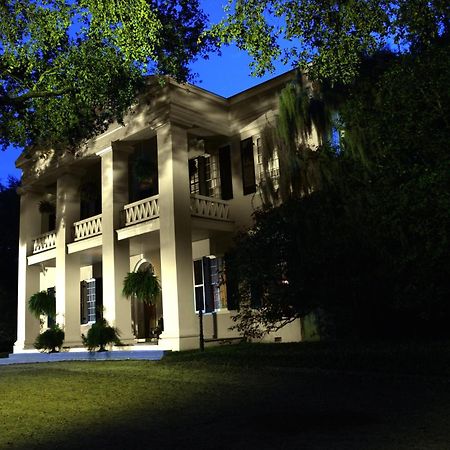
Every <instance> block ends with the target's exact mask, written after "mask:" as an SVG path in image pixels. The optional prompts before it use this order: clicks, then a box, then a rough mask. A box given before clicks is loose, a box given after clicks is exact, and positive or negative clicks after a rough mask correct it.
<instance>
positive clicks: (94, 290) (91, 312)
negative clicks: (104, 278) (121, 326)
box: [80, 278, 102, 324]
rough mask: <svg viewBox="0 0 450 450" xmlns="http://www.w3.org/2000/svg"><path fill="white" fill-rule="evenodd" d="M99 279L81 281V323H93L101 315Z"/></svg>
mask: <svg viewBox="0 0 450 450" xmlns="http://www.w3.org/2000/svg"><path fill="white" fill-rule="evenodd" d="M101 285H102V283H101V279H95V278H91V279H89V280H84V281H82V282H81V299H80V300H81V304H80V313H81V320H80V322H81V323H82V324H87V323H94V322H96V320H97V319H99V317H101V308H102V295H101Z"/></svg>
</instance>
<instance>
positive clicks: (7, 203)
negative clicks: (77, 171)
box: [0, 178, 20, 352]
mask: <svg viewBox="0 0 450 450" xmlns="http://www.w3.org/2000/svg"><path fill="white" fill-rule="evenodd" d="M18 183H19V182H18V180H16V179H14V178H10V179H9V181H8V185H3V184H2V183H0V211H2V220H1V221H0V254H1V255H2V257H1V258H0V311H1V315H0V352H1V351H6V350H10V349H11V348H12V345H13V343H14V341H15V339H16V314H17V265H18V248H19V246H18V241H19V209H20V208H19V204H20V202H19V196H18V195H17V193H16V188H17V186H18Z"/></svg>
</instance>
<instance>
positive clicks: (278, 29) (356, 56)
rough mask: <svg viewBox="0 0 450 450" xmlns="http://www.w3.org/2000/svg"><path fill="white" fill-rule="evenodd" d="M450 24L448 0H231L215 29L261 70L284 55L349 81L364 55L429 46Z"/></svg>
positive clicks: (321, 74)
mask: <svg viewBox="0 0 450 450" xmlns="http://www.w3.org/2000/svg"><path fill="white" fill-rule="evenodd" d="M449 24H450V7H449V5H448V2H447V1H445V0H433V1H428V0H414V1H411V0H395V1H387V0H381V1H380V0H344V1H342V0H334V1H322V0H294V1H292V0H229V2H228V16H227V18H226V19H225V20H223V21H222V22H221V23H219V24H217V25H216V26H215V27H214V28H213V32H214V34H215V35H216V36H218V37H219V38H220V40H221V41H222V43H225V44H228V43H231V42H235V43H236V44H237V46H238V47H239V48H241V49H242V50H246V51H247V52H248V53H249V54H250V56H252V57H253V60H254V62H253V71H254V73H255V74H256V75H261V74H263V73H264V72H265V71H266V70H271V69H273V61H274V60H275V59H278V58H281V59H282V61H283V62H284V63H289V64H292V65H293V66H299V67H300V68H301V69H302V70H304V71H306V70H307V72H308V76H309V77H310V79H314V80H324V79H326V80H329V81H332V82H336V81H338V82H344V83H350V82H352V81H353V80H354V79H355V77H356V75H357V74H358V72H359V66H360V64H361V61H362V58H363V57H366V56H371V55H373V54H375V53H376V52H378V51H380V50H382V49H383V48H385V47H386V46H390V47H391V48H393V49H394V48H395V49H396V50H398V51H399V52H404V51H408V50H410V49H412V48H420V47H424V46H428V45H430V44H431V43H432V42H434V41H435V40H436V39H437V38H438V37H439V36H442V35H445V34H446V33H448V32H449Z"/></svg>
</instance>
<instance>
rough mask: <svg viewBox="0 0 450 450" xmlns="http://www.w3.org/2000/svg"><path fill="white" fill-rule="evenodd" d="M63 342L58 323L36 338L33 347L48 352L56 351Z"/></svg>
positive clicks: (62, 332) (61, 331)
mask: <svg viewBox="0 0 450 450" xmlns="http://www.w3.org/2000/svg"><path fill="white" fill-rule="evenodd" d="M63 342H64V331H63V330H62V329H61V328H60V327H59V326H58V325H53V326H52V327H51V328H49V329H48V330H46V331H44V332H43V333H42V334H40V335H39V336H38V337H37V338H36V341H35V343H34V347H35V348H36V349H38V350H48V352H49V353H56V352H59V351H60V350H61V348H62V344H63Z"/></svg>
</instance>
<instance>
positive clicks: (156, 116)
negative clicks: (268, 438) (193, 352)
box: [15, 74, 301, 351]
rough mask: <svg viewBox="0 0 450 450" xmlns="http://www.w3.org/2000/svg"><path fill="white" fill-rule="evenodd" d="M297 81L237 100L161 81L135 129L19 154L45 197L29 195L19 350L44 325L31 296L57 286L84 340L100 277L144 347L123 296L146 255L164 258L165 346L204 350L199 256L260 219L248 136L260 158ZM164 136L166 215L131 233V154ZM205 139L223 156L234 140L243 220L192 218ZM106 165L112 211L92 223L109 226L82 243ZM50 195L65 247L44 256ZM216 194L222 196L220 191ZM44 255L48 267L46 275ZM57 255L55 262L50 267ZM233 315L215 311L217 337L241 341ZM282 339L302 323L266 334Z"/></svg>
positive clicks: (105, 194)
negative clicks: (58, 149) (249, 181)
mask: <svg viewBox="0 0 450 450" xmlns="http://www.w3.org/2000/svg"><path fill="white" fill-rule="evenodd" d="M290 78H292V75H290V74H288V75H285V76H282V77H278V78H277V79H274V80H272V81H270V82H268V83H264V84H263V85H260V86H258V87H256V88H254V89H252V90H249V91H246V92H243V93H241V94H239V95H237V96H234V97H232V98H230V99H224V98H222V97H219V96H216V95H214V94H211V93H208V92H206V91H204V90H202V89H199V88H196V87H193V86H181V85H179V84H177V83H175V82H173V81H170V80H169V81H168V82H167V83H166V85H165V86H163V87H161V86H159V85H157V84H155V85H152V86H149V93H148V94H147V95H144V96H143V98H142V101H141V103H140V104H139V105H138V106H137V107H136V108H135V109H134V111H133V112H132V113H131V114H130V115H128V116H127V117H126V118H125V125H124V126H122V125H118V124H112V125H111V126H110V128H109V129H108V131H107V132H105V133H103V134H102V135H100V136H98V137H97V138H95V139H93V140H91V141H90V142H89V143H88V145H87V146H86V147H85V148H82V149H80V150H79V152H78V153H77V155H70V154H68V155H63V156H58V155H55V154H54V153H53V152H51V151H49V152H47V157H46V158H40V157H39V156H38V157H37V158H36V159H34V160H33V159H30V160H28V159H26V158H23V157H21V158H19V160H18V163H17V164H18V166H19V167H20V168H21V169H22V170H23V178H22V183H23V186H24V187H25V188H26V189H25V190H24V192H28V191H26V190H27V189H28V190H30V189H34V190H36V192H41V194H27V193H24V195H23V201H22V203H23V212H22V213H21V219H22V225H21V244H20V245H21V256H20V258H19V259H20V269H19V292H20V295H19V319H18V324H19V329H20V333H19V338H18V341H17V343H16V350H15V351H20V350H21V349H23V348H29V346H30V342H31V341H32V340H34V338H35V334H36V332H35V330H38V328H36V323H35V321H33V319H32V318H31V317H30V315H29V314H28V312H27V309H26V301H27V298H28V297H29V296H30V295H31V294H32V293H34V292H35V291H37V290H38V289H46V288H48V287H52V286H55V285H56V287H57V289H56V295H57V314H58V323H60V324H61V325H62V326H63V327H64V328H65V330H66V337H67V339H66V341H67V342H68V345H70V346H77V345H81V339H80V334H81V333H82V332H83V333H85V332H86V331H87V329H88V326H86V325H83V326H80V324H79V321H80V302H79V297H80V289H79V282H80V281H83V280H87V279H90V278H93V277H95V278H99V277H101V278H102V279H103V305H104V316H105V318H106V319H107V320H108V321H109V322H110V323H111V324H112V325H114V326H116V327H118V328H119V329H120V330H121V332H122V340H123V341H125V342H128V343H133V342H134V339H133V335H132V318H131V305H130V300H127V299H125V298H123V297H122V294H121V288H122V283H123V279H124V277H125V275H126V273H127V272H128V271H134V270H137V269H138V267H139V264H141V263H142V262H145V261H147V262H150V263H151V264H152V266H153V268H154V270H155V273H156V275H157V276H158V278H159V279H160V280H161V286H162V296H161V298H160V299H158V300H157V302H156V313H155V314H156V316H157V317H159V316H162V315H163V313H164V332H163V333H162V335H161V340H160V345H161V346H163V347H164V348H168V349H172V350H182V349H187V348H196V347H197V346H198V334H199V324H198V316H197V314H196V313H195V298H194V287H193V284H194V283H193V278H194V277H193V261H194V260H196V259H200V258H202V257H204V256H211V255H214V256H216V257H222V256H223V255H224V254H225V253H226V252H227V250H228V249H229V248H230V247H231V245H232V236H233V234H234V232H235V231H236V230H238V229H241V228H245V227H247V226H249V225H250V224H251V220H252V219H251V214H252V212H253V211H254V209H255V208H258V207H259V206H260V205H261V199H260V196H259V194H258V193H257V192H256V193H251V194H248V195H244V194H243V182H242V167H241V166H242V164H241V148H240V146H241V141H242V140H245V139H248V138H252V139H253V144H254V145H253V155H254V161H255V164H256V161H257V153H256V138H257V137H258V136H259V135H260V133H261V130H262V128H263V127H264V126H265V125H266V124H267V122H270V121H272V120H274V117H275V114H276V110H277V104H278V94H279V91H280V90H281V88H282V87H283V86H284V84H285V83H286V82H287V81H288V80H289V79H290ZM155 137H156V140H157V147H158V180H159V195H158V198H157V202H158V203H157V204H158V216H157V219H156V220H154V221H153V222H152V223H151V224H150V222H148V223H147V224H145V223H142V224H140V225H139V226H138V227H136V228H135V229H134V231H133V230H131V227H130V229H128V230H127V233H125V234H124V233H122V235H120V233H118V231H123V228H121V227H124V225H123V221H122V215H123V213H124V211H123V207H124V205H126V204H128V203H129V195H128V186H129V183H128V181H129V180H128V177H129V173H130V170H129V155H130V154H132V152H133V151H134V150H133V149H134V144H135V143H136V142H143V141H146V140H149V139H151V138H155ZM198 140H204V142H205V150H206V151H207V152H208V153H212V154H217V152H218V150H219V148H221V147H223V146H225V145H229V146H230V149H231V153H230V156H231V176H232V179H231V181H232V189H233V198H232V199H231V200H229V201H228V204H229V205H230V211H231V218H232V220H233V222H222V223H220V222H217V221H215V220H216V219H217V218H213V219H207V218H197V217H196V218H195V220H194V218H191V196H190V193H189V181H190V180H189V171H188V159H190V158H194V157H196V156H200V155H202V154H203V152H204V150H203V149H199V148H196V147H195V145H194V144H195V142H197V141H198ZM95 164H96V165H95ZM100 165H101V181H102V214H101V217H100V216H99V217H100V218H99V219H96V220H97V221H96V222H95V224H91V223H89V222H87V223H85V224H84V225H83V226H84V227H85V228H86V229H88V228H89V227H91V226H94V225H95V226H96V227H97V228H98V227H100V231H98V230H97V231H96V232H95V233H94V234H93V235H92V237H89V236H87V238H86V239H85V237H86V236H84V235H83V236H82V237H81V238H80V240H78V241H76V242H74V241H73V236H72V229H73V224H74V223H78V222H77V221H79V220H80V198H79V195H80V194H79V192H80V185H81V183H82V181H84V180H85V179H87V178H89V177H90V175H89V177H88V176H87V175H86V173H90V174H97V176H98V174H99V173H100V170H99V168H100ZM87 168H90V169H89V172H86V170H87ZM255 171H256V167H255ZM82 174H85V175H82ZM83 176H84V178H83V180H82V177H83ZM87 181H90V180H89V179H87ZM55 194H56V196H55ZM49 195H50V197H52V198H56V199H57V212H58V214H57V220H56V225H57V229H56V245H55V246H54V247H52V248H51V249H49V250H47V251H43V252H41V253H38V254H33V250H32V247H31V246H30V245H31V242H32V239H33V238H35V237H36V236H37V235H38V234H39V231H38V230H37V228H36V227H37V225H36V226H31V225H30V224H31V223H38V226H39V229H40V230H41V231H43V228H41V222H42V220H43V219H42V216H39V215H38V214H36V211H34V210H32V208H31V206H30V205H31V204H32V203H33V202H36V201H37V200H38V199H39V198H46V196H47V197H48V196H49ZM50 197H49V198H50ZM211 202H212V204H214V199H211ZM37 219H38V220H37ZM30 220H32V221H33V222H30ZM87 220H88V219H87ZM45 222H48V220H47V218H46V219H45ZM42 226H43V227H44V228H45V226H46V225H45V224H44V225H42ZM45 231H46V230H45ZM94 231H95V230H94ZM91 232H92V230H91ZM86 233H88V232H86ZM89 261H90V262H89ZM41 263H42V264H44V266H45V270H44V271H43V272H42V273H40V275H39V271H40V264H41ZM49 263H50V265H51V266H54V267H47V266H48V265H49ZM233 314H235V313H234V312H233V311H228V310H226V309H225V308H224V309H221V310H220V311H217V312H216V313H214V314H204V335H205V338H207V339H212V338H217V339H226V338H235V337H238V334H237V332H235V331H231V330H230V329H229V328H230V327H231V326H232V325H233V324H234V322H233V321H232V316H233ZM279 338H281V340H282V341H283V342H290V341H296V340H300V339H301V333H300V325H299V323H298V321H297V322H294V323H292V324H290V325H289V326H287V327H285V328H283V330H281V331H280V332H279V333H276V334H274V335H270V336H268V337H267V338H266V339H265V340H267V341H274V340H276V339H277V340H279ZM27 346H28V347H27Z"/></svg>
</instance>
